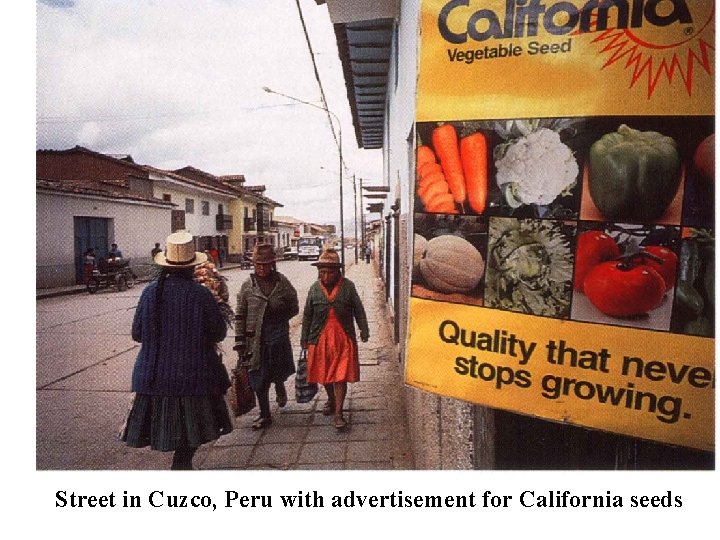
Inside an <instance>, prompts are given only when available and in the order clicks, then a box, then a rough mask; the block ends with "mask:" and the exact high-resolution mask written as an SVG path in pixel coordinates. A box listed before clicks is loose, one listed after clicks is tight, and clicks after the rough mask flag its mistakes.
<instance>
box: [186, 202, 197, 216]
mask: <svg viewBox="0 0 720 540" xmlns="http://www.w3.org/2000/svg"><path fill="white" fill-rule="evenodd" d="M185 212H186V213H188V214H194V213H195V200H194V199H185Z"/></svg>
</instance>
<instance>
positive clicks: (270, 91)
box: [263, 86, 357, 272]
mask: <svg viewBox="0 0 720 540" xmlns="http://www.w3.org/2000/svg"><path fill="white" fill-rule="evenodd" d="M263 90H264V91H265V92H267V93H268V94H277V95H278V96H282V97H285V98H287V99H291V100H293V101H297V102H298V103H302V104H303V105H309V106H310V107H315V108H316V109H320V110H321V111H325V112H326V113H328V114H329V115H330V116H331V117H333V118H334V119H335V120H337V124H338V154H339V156H340V262H341V264H342V270H343V272H345V224H344V223H343V221H344V219H345V216H344V213H343V158H342V127H341V125H340V119H339V118H338V117H337V115H336V114H335V113H334V112H332V111H331V110H330V109H328V108H327V107H321V106H320V105H317V104H315V103H310V102H309V101H304V100H302V99H299V98H296V97H293V96H288V95H287V94H283V93H282V92H276V91H275V90H273V89H272V88H268V87H267V86H263ZM330 127H332V122H330ZM356 262H357V261H356Z"/></svg>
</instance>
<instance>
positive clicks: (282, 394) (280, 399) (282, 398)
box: [275, 383, 288, 408]
mask: <svg viewBox="0 0 720 540" xmlns="http://www.w3.org/2000/svg"><path fill="white" fill-rule="evenodd" d="M275 394H276V401H277V404H278V407H280V408H283V407H284V406H285V405H287V400H288V395H287V390H285V385H284V384H283V383H280V384H276V385H275Z"/></svg>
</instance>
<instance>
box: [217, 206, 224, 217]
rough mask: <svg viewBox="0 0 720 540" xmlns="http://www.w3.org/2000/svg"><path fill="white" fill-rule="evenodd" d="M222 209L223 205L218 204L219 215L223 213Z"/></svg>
mask: <svg viewBox="0 0 720 540" xmlns="http://www.w3.org/2000/svg"><path fill="white" fill-rule="evenodd" d="M223 210H224V208H223V205H222V204H218V214H220V215H222V214H224V213H225V212H223Z"/></svg>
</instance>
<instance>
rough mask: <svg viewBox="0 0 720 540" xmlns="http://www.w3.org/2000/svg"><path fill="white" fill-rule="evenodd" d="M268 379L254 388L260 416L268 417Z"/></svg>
mask: <svg viewBox="0 0 720 540" xmlns="http://www.w3.org/2000/svg"><path fill="white" fill-rule="evenodd" d="M271 384H272V383H271V382H270V381H267V382H263V383H262V384H261V385H260V387H259V388H256V389H255V395H256V396H257V400H258V405H259V406H260V416H261V417H262V418H270V385H271Z"/></svg>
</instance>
